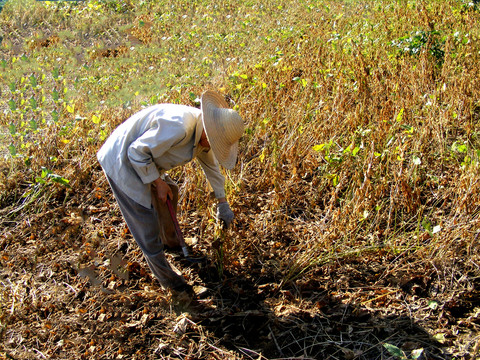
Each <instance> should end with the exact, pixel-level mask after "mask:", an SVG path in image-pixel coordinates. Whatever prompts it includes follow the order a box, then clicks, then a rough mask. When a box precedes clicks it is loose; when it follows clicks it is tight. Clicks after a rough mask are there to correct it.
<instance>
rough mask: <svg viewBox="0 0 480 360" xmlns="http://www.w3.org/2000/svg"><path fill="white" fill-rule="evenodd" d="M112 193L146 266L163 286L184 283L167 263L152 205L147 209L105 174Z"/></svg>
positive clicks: (176, 285)
mask: <svg viewBox="0 0 480 360" xmlns="http://www.w3.org/2000/svg"><path fill="white" fill-rule="evenodd" d="M107 179H108V182H109V183H110V187H111V188H112V191H113V195H114V196H115V199H116V200H117V203H118V205H119V207H120V210H121V212H122V215H123V218H124V219H125V222H126V223H127V225H128V228H129V229H130V232H131V233H132V235H133V238H134V239H135V241H136V242H137V244H138V246H139V247H140V249H141V250H142V252H143V255H144V256H145V259H146V261H147V264H148V266H149V267H150V269H151V270H152V272H153V274H154V275H155V277H156V278H157V279H158V281H159V282H160V284H161V285H162V286H163V287H166V288H168V287H170V288H176V287H180V286H182V285H184V284H185V280H184V279H183V277H182V276H181V275H180V274H179V273H177V272H176V271H175V270H174V269H173V268H172V266H171V265H170V264H169V263H168V261H167V259H166V258H165V254H164V252H163V244H162V242H161V240H160V238H159V234H160V224H159V222H158V214H157V211H156V210H155V208H154V207H153V206H152V208H151V209H148V208H146V207H144V206H142V205H140V204H138V203H137V202H135V201H134V200H132V199H130V198H129V197H128V196H127V195H125V193H124V192H123V191H122V190H120V189H119V188H118V187H117V186H116V184H115V183H114V182H113V181H112V180H111V179H110V178H109V177H108V176H107Z"/></svg>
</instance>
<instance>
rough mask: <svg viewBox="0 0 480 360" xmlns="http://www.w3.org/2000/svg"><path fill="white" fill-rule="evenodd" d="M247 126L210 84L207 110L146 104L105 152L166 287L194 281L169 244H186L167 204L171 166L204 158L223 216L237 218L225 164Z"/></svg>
mask: <svg viewBox="0 0 480 360" xmlns="http://www.w3.org/2000/svg"><path fill="white" fill-rule="evenodd" d="M243 129H244V125H243V120H242V118H241V117H240V115H239V114H238V113H237V112H236V111H234V110H231V109H229V108H228V104H227V103H226V101H225V100H224V98H223V96H221V95H220V94H218V93H216V92H214V91H206V92H205V93H204V94H203V95H202V98H201V110H200V109H197V108H194V107H190V106H186V105H177V104H158V105H153V106H151V107H148V108H146V109H143V110H141V111H140V112H138V113H136V114H134V115H133V116H131V117H130V118H128V119H127V120H126V121H125V122H124V123H122V124H121V125H120V126H118V128H117V129H115V130H114V131H113V133H112V134H111V135H110V136H109V138H108V139H107V140H106V141H105V143H104V145H103V146H102V148H101V149H100V150H99V151H98V153H97V158H98V161H99V162H100V165H101V166H102V168H103V170H104V172H105V174H106V177H107V180H108V182H109V184H110V187H111V188H112V191H113V194H114V196H115V199H116V200H117V203H118V205H119V207H120V210H121V212H122V215H123V217H124V219H125V222H126V223H127V225H128V227H129V229H130V232H131V233H132V235H133V237H134V239H135V241H136V242H137V244H138V246H140V248H141V250H142V251H143V254H144V256H145V259H146V261H147V264H148V266H149V267H150V269H151V270H152V272H153V274H154V275H155V277H156V278H157V279H158V281H159V282H160V284H161V285H162V286H163V287H165V288H171V289H173V290H176V291H184V290H190V289H191V287H190V286H189V285H188V284H187V283H186V281H185V279H184V278H183V276H181V275H180V274H178V273H177V272H176V271H175V270H174V269H173V268H172V267H171V266H170V264H169V263H168V261H167V260H166V258H165V254H164V245H166V246H169V247H172V248H173V247H177V246H179V242H178V239H177V238H176V237H175V227H174V224H173V221H172V219H171V216H170V213H169V211H168V208H167V205H166V200H167V198H169V199H170V200H171V201H172V202H173V204H174V208H175V209H176V203H177V201H178V187H177V186H176V184H175V183H174V182H173V181H172V180H171V179H170V177H169V176H168V175H167V174H166V173H165V172H166V171H168V170H170V169H172V168H174V167H176V166H180V165H183V164H186V163H187V162H189V161H191V160H192V159H193V158H197V160H198V162H199V163H200V165H201V166H202V168H203V171H204V173H205V175H206V177H207V179H208V181H209V183H210V185H211V187H212V188H213V191H214V193H215V197H216V198H217V200H218V204H217V218H218V219H219V220H222V221H223V222H224V223H225V225H226V226H229V225H230V223H231V222H232V220H233V217H234V215H233V212H232V210H231V209H230V206H229V204H228V202H227V200H226V199H225V190H224V185H225V178H224V176H223V175H222V174H221V172H220V169H219V165H218V164H219V163H220V164H221V165H222V166H223V167H225V168H227V169H231V168H233V166H234V165H235V163H236V159H237V152H238V140H239V139H240V137H241V136H242V134H243Z"/></svg>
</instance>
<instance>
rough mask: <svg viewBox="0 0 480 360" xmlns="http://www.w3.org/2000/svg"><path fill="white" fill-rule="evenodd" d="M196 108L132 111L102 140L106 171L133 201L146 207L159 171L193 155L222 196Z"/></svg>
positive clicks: (100, 158) (220, 177) (174, 106)
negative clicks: (151, 187)
mask: <svg viewBox="0 0 480 360" xmlns="http://www.w3.org/2000/svg"><path fill="white" fill-rule="evenodd" d="M202 130H203V126H202V112H201V110H200V109H197V108H194V107H190V106H186V105H177V104H159V105H154V106H151V107H148V108H146V109H143V110H141V111H139V112H138V113H136V114H134V115H132V116H131V117H130V118H128V119H127V120H126V121H125V122H123V123H122V124H121V125H120V126H118V127H117V128H116V129H115V130H114V131H113V133H112V134H111V135H110V136H109V137H108V139H107V140H106V141H105V143H104V144H103V146H102V147H101V149H100V150H99V151H98V153H97V158H98V161H99V162H100V165H101V166H102V168H103V170H104V171H105V173H106V174H107V175H108V176H109V177H110V178H111V179H112V180H113V181H114V182H115V184H116V185H117V186H118V187H119V188H120V189H121V190H122V191H123V192H124V193H125V194H126V195H127V196H128V197H130V198H131V199H133V200H134V201H136V202H138V203H139V204H140V205H142V206H144V207H147V208H150V207H151V204H152V195H151V189H150V184H151V183H152V182H153V181H154V180H156V179H158V177H160V175H161V174H162V173H163V172H165V171H168V170H170V169H172V168H174V167H176V166H180V165H183V164H186V163H188V162H189V161H191V160H192V159H193V158H196V159H197V161H198V162H199V163H200V165H201V166H202V169H203V171H204V173H205V175H206V177H207V179H208V182H209V183H210V185H211V186H212V188H213V191H214V192H215V197H216V198H223V197H225V190H224V188H225V177H224V176H223V175H222V173H221V172H220V169H219V165H218V162H217V160H216V159H215V156H214V155H213V151H212V150H211V149H210V150H209V151H206V149H205V148H202V147H201V146H200V145H199V141H200V136H201V135H202Z"/></svg>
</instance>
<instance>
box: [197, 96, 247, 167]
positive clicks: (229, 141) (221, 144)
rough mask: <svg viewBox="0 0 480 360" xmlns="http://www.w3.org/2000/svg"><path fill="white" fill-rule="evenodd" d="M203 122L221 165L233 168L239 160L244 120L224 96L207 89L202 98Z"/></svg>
mask: <svg viewBox="0 0 480 360" xmlns="http://www.w3.org/2000/svg"><path fill="white" fill-rule="evenodd" d="M201 107H202V122H203V128H204V129H205V133H206V134H207V139H208V142H209V143H210V147H211V148H212V150H213V154H214V155H215V157H216V158H217V160H218V162H219V163H220V165H222V166H223V167H225V168H226V169H231V168H233V167H234V166H235V163H236V162H237V153H238V140H239V139H240V138H241V137H242V135H243V129H244V125H243V120H242V118H241V117H240V115H239V114H238V113H237V112H236V111H235V110H232V109H229V108H228V104H227V102H226V101H225V99H224V98H223V96H222V95H221V94H219V93H217V92H215V91H206V92H204V93H203V94H202V98H201Z"/></svg>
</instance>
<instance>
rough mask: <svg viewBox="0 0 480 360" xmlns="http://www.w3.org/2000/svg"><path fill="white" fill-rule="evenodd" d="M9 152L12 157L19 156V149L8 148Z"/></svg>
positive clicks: (10, 146)
mask: <svg viewBox="0 0 480 360" xmlns="http://www.w3.org/2000/svg"><path fill="white" fill-rule="evenodd" d="M8 151H9V152H10V155H12V156H15V155H17V149H16V148H15V146H13V145H9V146H8Z"/></svg>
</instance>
